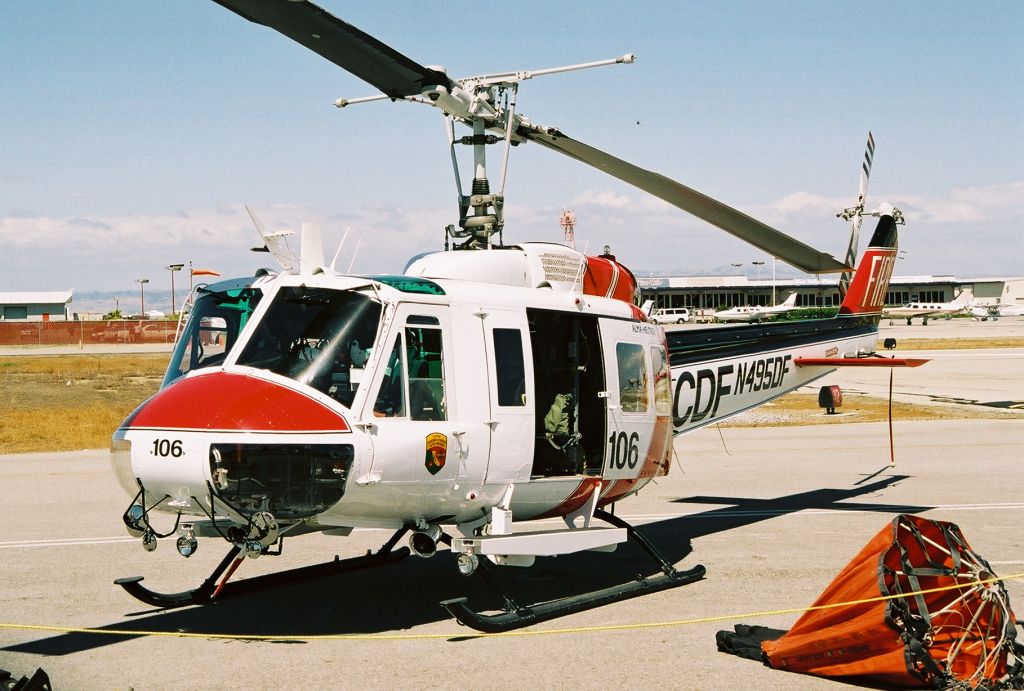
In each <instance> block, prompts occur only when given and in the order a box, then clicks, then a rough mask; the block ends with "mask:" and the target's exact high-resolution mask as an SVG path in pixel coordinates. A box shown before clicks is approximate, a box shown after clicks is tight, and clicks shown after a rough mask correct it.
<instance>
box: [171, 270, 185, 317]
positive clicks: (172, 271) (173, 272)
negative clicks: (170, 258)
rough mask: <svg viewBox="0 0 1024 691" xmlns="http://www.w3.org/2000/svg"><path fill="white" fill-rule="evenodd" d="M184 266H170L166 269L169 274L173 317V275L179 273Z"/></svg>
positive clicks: (172, 314)
mask: <svg viewBox="0 0 1024 691" xmlns="http://www.w3.org/2000/svg"><path fill="white" fill-rule="evenodd" d="M183 266H185V265H184V264H171V265H169V266H168V267H167V270H168V271H170V272H171V316H172V317H173V316H174V274H175V272H177V271H181V268H182V267H183Z"/></svg>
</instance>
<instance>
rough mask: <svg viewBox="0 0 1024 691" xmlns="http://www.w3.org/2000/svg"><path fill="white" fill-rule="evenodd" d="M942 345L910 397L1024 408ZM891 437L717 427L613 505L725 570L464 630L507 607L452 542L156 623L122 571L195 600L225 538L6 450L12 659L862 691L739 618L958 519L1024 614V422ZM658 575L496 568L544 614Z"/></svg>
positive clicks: (362, 542)
mask: <svg viewBox="0 0 1024 691" xmlns="http://www.w3.org/2000/svg"><path fill="white" fill-rule="evenodd" d="M1006 322H1007V324H1010V326H1011V327H1012V328H1021V327H1024V322H1022V323H1021V327H1018V326H1016V325H1014V324H1012V322H1009V321H1008V320H1006ZM1003 323H1004V320H1000V321H999V322H996V323H988V322H986V323H977V322H971V323H970V324H973V326H968V327H967V328H964V329H963V331H960V329H961V328H962V327H960V326H959V325H956V326H954V324H957V322H950V323H949V324H948V325H947V324H945V323H944V322H942V321H940V322H931V323H929V325H928V326H927V327H923V328H922V327H920V326H919V325H917V324H915V325H914V326H913V327H906V326H897V327H891V328H892V329H894V330H896V331H899V330H900V329H909V330H911V331H912V332H913V333H912V335H913V336H915V337H916V336H918V335H919V334H921V335H924V334H925V333H926V334H927V335H928V336H929V337H943V336H939V334H940V333H942V330H943V329H944V327H946V326H948V327H949V329H956V330H957V331H956V332H955V333H957V334H961V333H962V334H967V333H973V335H977V333H976V332H977V331H978V330H979V329H983V328H984V329H987V328H989V327H991V326H1001V325H1002V324H1003ZM885 331H886V330H885V329H883V333H882V336H883V337H885V336H886V335H888V334H886V333H885ZM1021 331H1022V332H1024V328H1021ZM983 333H984V332H983ZM908 337H910V336H902V338H908ZM897 338H900V336H897ZM897 353H898V354H909V353H903V352H902V349H898V350H897ZM934 356H935V360H934V361H933V362H932V363H929V364H928V365H925V366H924V367H921V368H916V369H912V370H900V371H897V372H896V378H895V379H896V382H898V386H897V387H896V388H897V389H899V395H906V396H916V395H921V396H924V397H927V396H932V397H950V394H956V395H955V396H952V397H953V398H959V399H963V400H961V401H959V402H958V401H952V402H946V403H945V405H950V406H960V405H962V406H975V405H982V404H985V403H992V402H998V401H1011V402H1013V401H1016V402H1021V400H1022V399H1024V391H1022V389H1024V384H1022V382H1024V349H1003V350H992V351H987V350H986V351H934ZM968 356H971V357H968ZM990 370H996V373H995V374H993V375H992V376H991V377H990V378H989V379H985V381H984V382H983V383H979V382H978V380H979V379H982V378H984V376H985V374H986V372H989V371H990ZM836 376H838V375H836ZM842 376H844V377H845V376H850V375H848V374H846V373H843V374H842ZM856 376H859V377H863V376H867V374H866V373H861V372H858V374H857V375H856ZM871 376H874V375H871ZM879 376H881V375H879ZM884 378H885V386H887V385H888V374H887V373H886V374H885V377H884ZM823 383H834V382H831V381H824V380H823ZM844 385H846V386H855V385H859V386H865V387H867V386H869V385H874V384H873V383H872V382H871V381H860V382H859V383H858V382H855V381H849V382H846V383H845V384H844ZM901 387H902V388H901ZM922 400H923V399H922ZM972 400H973V401H974V402H973V403H972V402H970V401H972ZM965 401H966V402H965ZM1007 409H1009V410H1013V409H1015V407H1014V406H1013V405H1008V406H1007ZM894 431H895V452H896V453H895V458H896V462H895V467H890V465H889V438H888V429H887V426H886V425H885V424H884V423H855V422H850V423H844V424H841V425H827V426H804V427H785V428H781V427H780V428H772V427H759V428H721V429H718V428H706V429H703V430H699V431H697V432H694V433H692V434H688V435H685V436H683V437H680V438H678V439H677V440H676V442H675V450H676V454H677V457H676V460H675V463H674V465H673V468H672V471H671V473H670V474H669V475H668V476H667V477H665V478H662V479H659V480H658V482H657V484H652V485H651V486H649V487H647V488H645V489H644V490H643V491H642V492H641V493H640V495H639V496H637V497H633V498H630V499H627V500H625V501H623V502H622V503H621V505H620V506H618V511H617V513H618V515H619V516H621V517H623V518H626V520H629V521H631V522H635V523H638V524H644V525H645V528H644V532H645V534H647V535H648V536H649V537H650V538H651V539H652V540H653V541H654V542H655V543H656V544H657V545H658V547H659V548H660V549H662V550H663V552H664V553H665V554H666V556H667V557H668V558H669V560H670V561H673V562H674V563H675V564H676V565H677V567H679V568H689V567H691V566H693V565H695V564H698V563H700V564H703V565H704V566H706V567H707V575H706V577H705V578H704V579H703V580H701V581H698V582H696V583H694V584H691V585H688V586H684V587H681V588H678V589H675V590H669V591H664V592H661V593H656V594H652V595H648V596H644V597H639V598H635V599H632V600H627V601H624V602H619V603H615V604H612V605H608V606H604V607H600V608H597V609H593V610H590V611H587V612H582V613H579V614H575V615H571V616H568V617H564V618H562V619H559V620H556V621H552V622H546V623H543V624H538V625H535V626H533V627H529V628H527V629H524V630H522V631H520V632H518V635H514V636H500V637H495V636H482V635H478V634H476V633H475V632H474V631H472V630H469V629H466V628H464V627H461V626H458V625H457V624H456V623H455V622H454V621H453V620H451V619H450V618H449V617H448V615H447V613H446V612H445V611H444V610H443V609H442V608H441V607H440V606H439V605H438V603H439V601H441V600H444V599H448V598H452V597H458V596H460V595H467V596H468V597H469V598H470V603H471V604H473V605H475V606H477V607H478V608H482V609H488V608H493V607H496V606H497V600H496V598H495V597H494V595H493V594H492V593H491V592H490V591H489V590H488V589H487V588H486V587H485V586H484V584H483V583H482V582H481V581H480V580H479V578H477V577H473V578H464V577H462V576H460V575H459V574H458V573H457V570H456V568H455V563H454V559H453V558H452V557H451V555H450V554H447V553H442V554H439V555H438V556H436V557H434V558H432V559H418V558H415V557H409V558H407V559H405V560H403V561H401V562H399V563H397V564H391V565H387V566H381V567H375V568H372V569H368V570H363V571H356V572H351V573H347V574H343V575H338V576H330V577H325V578H322V579H318V580H313V581H305V582H302V583H295V584H288V585H286V586H280V587H278V588H276V589H273V590H266V591H259V592H256V593H251V594H246V595H240V596H237V597H234V598H227V599H224V600H222V601H218V602H215V603H214V604H211V605H207V606H202V607H188V608H183V609H178V610H169V611H160V610H154V609H152V608H149V607H148V606H146V605H142V604H141V603H139V602H138V601H136V600H134V599H132V598H130V597H129V596H128V595H127V594H125V593H124V592H123V591H121V589H120V588H117V587H116V586H114V585H113V581H114V579H116V578H118V577H122V576H132V575H144V576H146V581H145V583H146V585H148V586H150V587H152V588H154V589H157V590H161V591H177V590H183V589H187V588H190V587H194V586H196V585H198V584H199V583H200V582H201V581H202V580H203V579H205V578H206V576H207V575H208V574H209V573H210V571H211V570H212V569H213V567H214V566H215V565H216V563H217V562H218V561H219V560H220V559H221V557H222V556H223V553H224V552H225V551H226V545H223V544H222V543H220V542H219V541H215V540H205V541H203V542H202V543H201V544H200V549H199V551H198V552H197V554H196V555H195V556H193V557H192V558H190V559H188V560H186V559H184V558H182V557H180V556H179V555H178V554H177V553H176V552H175V550H174V548H173V544H172V543H170V542H169V541H162V542H161V544H160V546H159V548H158V549H157V550H156V551H155V552H153V553H147V552H145V551H144V550H143V549H142V546H141V542H140V541H139V540H137V539H132V538H129V537H128V536H127V535H126V534H125V532H124V529H123V526H122V524H121V521H120V516H121V513H122V512H123V511H124V509H125V508H126V507H127V506H128V503H129V501H130V499H131V498H130V497H128V496H126V495H125V494H124V492H123V491H122V490H121V489H120V488H119V486H118V485H117V484H116V482H115V480H114V478H113V475H112V473H111V471H110V467H109V460H108V458H107V453H106V452H105V451H80V452H73V453H43V454H25V455H15V456H0V487H2V488H3V498H4V501H3V509H2V512H3V520H2V521H0V563H2V564H3V573H4V579H3V582H4V587H3V589H2V591H0V668H2V669H6V670H9V671H11V672H13V673H14V674H15V677H16V678H17V677H18V676H20V675H30V674H31V673H32V671H34V670H35V669H36V668H37V667H42V668H43V669H44V670H45V671H46V672H47V673H48V674H49V676H50V679H51V680H52V682H53V687H54V688H55V689H91V688H103V689H128V688H134V689H171V688H174V689H180V688H204V689H249V688H253V689H255V688H367V687H403V688H446V689H447V688H452V687H456V686H462V687H468V688H509V687H530V688H543V687H555V686H558V687H564V686H569V685H571V686H573V687H582V688H614V687H629V688H635V687H640V686H653V685H658V686H660V687H667V688H679V689H737V688H758V689H793V688H800V689H825V688H843V687H847V688H849V687H851V685H850V684H846V683H843V682H838V681H829V680H823V679H817V678H813V677H805V676H797V675H794V674H791V673H787V672H784V671H779V670H772V669H769V668H767V667H764V666H763V665H761V664H760V663H758V662H754V661H750V660H744V659H740V658H736V657H733V656H731V655H726V654H724V653H720V652H717V650H716V645H715V633H716V632H717V631H719V630H722V629H731V628H732V626H733V625H734V624H739V623H744V624H757V625H762V626H768V627H773V628H781V629H785V628H788V627H790V626H791V625H792V624H793V623H794V622H795V621H796V619H797V618H798V617H799V610H800V609H801V608H803V607H806V606H808V605H810V604H811V603H812V602H813V601H814V600H815V599H816V597H817V596H818V594H819V593H820V592H821V591H822V590H823V589H824V588H825V587H826V586H827V585H828V583H829V582H830V581H831V580H832V578H833V577H834V576H835V575H836V574H837V573H838V572H839V571H840V570H841V569H842V567H843V566H844V565H845V564H846V563H847V562H848V561H849V560H850V559H851V558H852V557H853V556H854V555H855V554H856V553H857V552H858V551H859V550H860V548H861V547H862V546H863V545H864V544H865V543H867V542H868V541H869V540H870V539H871V537H872V536H874V535H875V533H877V532H878V531H879V530H880V529H882V528H883V527H885V526H886V525H887V524H888V523H889V522H890V521H891V520H892V518H893V517H894V516H896V515H898V514H900V513H916V514H920V515H923V516H925V517H928V518H932V519H940V520H946V521H952V522H954V523H956V524H958V525H959V526H960V527H961V528H962V530H963V532H964V534H965V535H966V537H967V539H968V540H969V541H970V543H971V545H972V546H973V547H974V548H975V550H976V551H977V552H978V553H979V554H981V555H982V556H983V557H985V558H986V559H988V560H989V561H990V563H991V564H992V568H993V570H994V571H995V573H997V574H998V575H1000V576H1004V577H1013V578H1010V580H1008V581H1007V582H1006V587H1007V590H1008V592H1009V594H1010V599H1011V603H1012V604H1014V605H1015V606H1016V609H1017V610H1021V609H1022V608H1024V604H1022V603H1024V579H1022V578H1021V575H1022V574H1024V532H1022V531H1021V525H1022V522H1024V490H1022V483H1021V481H1020V470H1019V467H1020V460H1019V459H1020V448H1021V447H1022V446H1024V417H1022V418H1021V419H1008V420H1006V419H1004V420H945V421H935V422H911V421H900V420H897V421H896V423H895V428H894ZM161 518H162V519H163V522H161V523H160V526H161V527H162V528H163V529H170V527H171V523H172V521H171V520H170V519H169V518H168V517H161ZM161 518H158V519H157V520H158V521H160V520H161ZM164 523H166V526H165V525H164ZM554 526H555V524H554V523H552V524H551V527H554ZM387 537H388V534H387V533H386V532H383V531H374V530H358V531H355V532H354V533H353V534H352V535H351V536H349V537H348V538H339V537H329V536H325V535H309V536H302V537H298V538H294V539H290V540H286V542H285V549H284V554H283V555H281V556H278V557H262V558H260V559H258V560H255V561H254V560H247V561H246V562H245V563H244V564H243V565H242V567H241V569H240V570H239V573H238V574H237V575H236V577H235V578H236V579H241V578H246V577H252V576H255V575H258V574H261V573H269V572H272V571H275V570H281V569H288V568H293V567H296V566H301V565H305V564H311V563H317V562H321V561H326V560H330V559H331V558H333V556H334V555H335V554H339V555H340V556H342V557H346V556H353V555H358V554H362V553H365V551H366V550H367V549H375V548H376V547H378V546H379V545H380V544H381V543H382V542H383V541H384V540H385V539H386V538H387ZM655 571H656V569H655V568H654V566H653V564H651V563H650V562H649V560H645V559H644V558H643V556H642V555H641V554H639V553H638V552H637V551H636V550H634V549H633V548H631V547H627V548H621V549H620V550H619V551H617V552H615V553H612V554H603V553H588V554H582V555H573V556H562V557H558V558H547V559H539V560H538V562H537V564H536V565H535V566H534V567H532V568H530V569H507V570H501V571H500V572H499V576H500V577H501V578H502V580H503V582H504V583H505V584H506V586H507V587H508V589H509V590H510V591H512V592H513V593H514V594H515V595H516V597H518V598H520V599H521V600H522V601H524V602H530V601H533V602H536V601H542V600H547V599H551V598H554V597H558V596H563V595H568V594H573V593H577V592H581V591H587V590H593V589H595V588H600V587H604V586H606V585H609V584H611V583H618V582H624V581H627V580H630V579H632V578H634V577H635V575H636V574H637V573H638V572H643V573H647V574H652V573H654V572H655ZM72 629H90V631H88V632H81V631H72ZM183 634H189V635H190V636H194V637H184V636H183ZM257 635H259V636H268V637H270V640H254V639H252V637H253V636H257ZM247 637H248V638H247Z"/></svg>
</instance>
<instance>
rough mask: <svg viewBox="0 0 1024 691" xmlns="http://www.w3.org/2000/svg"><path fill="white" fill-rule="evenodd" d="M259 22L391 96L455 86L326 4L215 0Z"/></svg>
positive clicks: (270, 0) (271, 0)
mask: <svg viewBox="0 0 1024 691" xmlns="http://www.w3.org/2000/svg"><path fill="white" fill-rule="evenodd" d="M214 2H216V3H218V4H220V5H223V6H224V7H226V8H228V9H229V10H231V11H232V12H235V13H236V14H239V15H241V16H242V17H244V18H245V19H248V20H249V21H251V22H255V23H257V24H263V25H264V26H268V27H270V28H271V29H275V30H277V31H279V32H281V33H282V34H284V35H285V36H287V37H288V38H290V39H292V40H293V41H295V42H296V43H301V44H302V45H304V46H305V47H307V48H309V49H310V50H312V51H313V52H314V53H317V54H319V55H321V56H323V57H325V58H327V59H328V60H330V61H331V62H333V63H334V64H335V65H337V66H338V67H341V68H342V69H344V70H347V71H349V72H351V73H352V74H354V75H355V76H357V77H359V78H360V79H362V80H363V81H366V82H369V83H370V84H372V85H373V86H375V87H376V88H378V89H380V90H381V91H383V92H384V93H385V94H387V95H388V96H390V97H391V98H402V97H405V96H415V95H416V94H419V93H421V92H422V91H423V90H424V88H425V87H428V86H433V85H435V84H440V85H442V86H444V87H446V88H448V90H449V91H450V90H451V87H452V81H451V80H450V79H449V78H448V76H447V75H446V74H444V73H443V72H438V71H437V70H432V69H428V68H426V67H424V66H423V65H420V64H419V63H417V62H415V61H413V60H410V59H409V58H407V57H406V56H404V55H402V54H401V53H399V52H398V51H397V50H395V49H394V48H391V47H390V46H388V45H386V44H384V43H381V42H380V41H378V40H377V39H375V38H374V37H373V36H370V35H369V34H367V33H364V32H362V31H360V30H359V29H357V28H355V27H354V26H352V25H351V24H348V23H346V22H344V21H342V20H340V19H338V18H337V17H335V16H334V15H332V14H331V13H330V12H328V11H327V10H325V9H323V8H322V7H318V6H316V5H314V4H313V3H311V2H306V1H305V0H302V1H301V2H295V1H294V0H289V1H285V0H214Z"/></svg>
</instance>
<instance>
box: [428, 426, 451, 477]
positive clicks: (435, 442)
mask: <svg viewBox="0 0 1024 691" xmlns="http://www.w3.org/2000/svg"><path fill="white" fill-rule="evenodd" d="M447 455H448V437H446V436H444V435H443V434H441V433H440V432H434V433H433V434H428V435H427V451H426V454H424V457H423V465H425V466H426V467H427V472H429V473H430V474H431V475H437V473H438V471H440V470H441V468H443V467H444V461H445V457H446V456H447Z"/></svg>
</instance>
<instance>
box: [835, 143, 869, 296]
mask: <svg viewBox="0 0 1024 691" xmlns="http://www.w3.org/2000/svg"><path fill="white" fill-rule="evenodd" d="M874 160H875V138H874V136H872V134H871V130H868V143H867V145H866V146H865V147H864V162H863V163H862V164H861V166H860V184H859V185H858V188H857V204H856V205H855V206H854V207H853V208H852V209H847V210H846V211H844V212H843V213H842V214H840V217H842V218H847V219H848V220H851V225H850V244H849V245H847V247H846V263H847V264H849V265H850V266H854V265H855V264H856V262H857V246H858V245H859V244H860V226H861V221H862V220H863V218H864V203H865V200H866V199H867V196H868V180H870V179H871V164H872V163H873V162H874ZM852 277H853V274H852V273H850V272H849V271H844V272H843V274H842V276H840V277H839V293H840V294H841V295H843V296H845V295H846V291H847V290H848V289H849V287H850V280H851V279H852Z"/></svg>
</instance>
